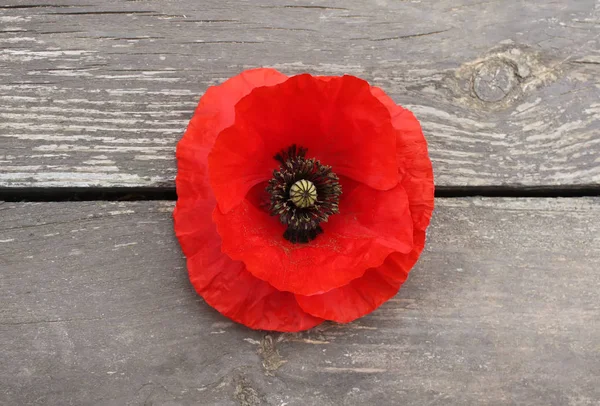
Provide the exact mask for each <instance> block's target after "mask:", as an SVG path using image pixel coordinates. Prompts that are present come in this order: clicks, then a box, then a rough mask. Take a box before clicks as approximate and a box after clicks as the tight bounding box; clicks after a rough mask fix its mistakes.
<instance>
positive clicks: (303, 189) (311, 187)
mask: <svg viewBox="0 0 600 406" xmlns="http://www.w3.org/2000/svg"><path fill="white" fill-rule="evenodd" d="M290 200H291V201H292V203H294V204H295V205H296V207H299V208H301V209H306V208H308V207H311V206H313V205H314V204H315V202H316V201H317V188H316V186H315V184H314V183H312V182H311V181H310V180H306V179H300V180H299V181H297V182H296V183H294V184H293V185H292V187H291V188H290Z"/></svg>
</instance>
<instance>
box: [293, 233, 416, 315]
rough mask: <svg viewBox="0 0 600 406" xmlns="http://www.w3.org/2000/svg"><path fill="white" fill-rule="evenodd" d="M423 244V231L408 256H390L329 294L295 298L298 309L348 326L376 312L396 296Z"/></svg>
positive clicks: (396, 254)
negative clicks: (351, 322)
mask: <svg viewBox="0 0 600 406" xmlns="http://www.w3.org/2000/svg"><path fill="white" fill-rule="evenodd" d="M424 244H425V232H424V231H417V232H416V233H415V247H414V248H413V250H412V251H411V252H410V253H409V254H399V253H393V254H390V255H389V256H388V257H387V258H386V260H385V262H384V263H383V264H382V265H381V266H379V267H377V268H371V269H369V270H367V272H365V274H364V275H363V276H362V277H360V278H357V279H355V280H353V281H351V282H350V283H349V284H347V285H344V286H342V287H339V288H337V289H334V290H331V291H329V292H326V293H323V294H320V295H313V296H302V295H296V300H297V301H298V303H299V304H300V307H302V309H303V310H304V311H306V312H307V313H310V314H312V315H314V316H316V317H322V318H324V319H327V320H332V321H336V322H338V323H348V322H350V321H353V320H356V319H358V318H359V317H362V316H364V315H366V314H368V313H371V312H372V311H373V310H375V309H377V308H378V307H379V306H381V305H382V304H383V303H385V302H386V301H387V300H389V299H391V298H392V297H394V296H395V295H396V293H398V290H399V289H400V286H402V284H403V283H404V282H405V281H406V278H407V277H408V273H409V272H410V270H411V268H412V267H413V266H414V264H415V263H416V262H417V259H418V258H419V255H420V253H421V251H422V250H423V246H424Z"/></svg>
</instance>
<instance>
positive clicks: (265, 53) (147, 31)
mask: <svg viewBox="0 0 600 406" xmlns="http://www.w3.org/2000/svg"><path fill="white" fill-rule="evenodd" d="M82 3H83V4H85V5H82ZM599 35H600V2H598V1H597V0H577V1H550V0H537V1H474V0H440V1H391V0H377V1H370V2H367V3H365V2H364V1H362V0H346V1H341V0H340V1H328V2H324V1H323V2H314V1H294V0H286V1H284V0H281V1H278V0H262V1H259V2H256V1H233V0H218V1H216V0H209V1H201V2H199V1H192V0H182V1H177V2H167V1H150V0H141V1H127V2H125V1H117V0H104V1H100V0H90V1H85V2H80V1H76V0H57V1H54V2H41V1H35V0H6V1H4V3H3V4H2V5H1V6H0V186H5V187H27V186H59V187H60V186H162V185H171V184H172V181H173V178H174V176H175V162H174V149H175V143H176V141H177V140H178V139H179V137H180V136H181V134H182V133H183V130H184V128H185V126H186V124H187V121H188V120H189V118H190V116H191V114H192V111H193V109H194V107H195V105H196V103H197V100H198V97H199V96H200V95H201V94H202V93H203V91H204V90H205V89H206V87H207V86H209V85H213V84H217V83H220V82H221V81H223V80H224V79H226V78H227V77H230V76H231V75H234V74H236V73H237V72H239V71H241V70H243V69H246V68H250V67H256V66H272V67H275V68H278V69H280V70H281V71H283V72H284V73H287V74H294V73H298V72H305V71H308V72H312V73H316V74H324V75H338V74H342V73H350V74H355V75H358V76H361V77H363V78H365V79H367V80H369V81H370V82H371V83H373V84H375V85H378V86H381V87H382V88H383V89H385V90H386V91H387V92H389V94H390V95H392V96H393V98H394V99H395V100H396V101H397V102H398V103H401V104H404V105H406V106H407V107H409V108H411V109H412V110H414V112H415V113H416V114H417V116H418V117H419V118H420V119H421V120H422V123H423V126H424V129H425V132H426V135H427V137H428V139H429V141H430V144H431V156H432V159H433V162H434V166H435V172H436V181H437V184H438V185H446V186H448V185H459V186H460V185H462V186H464V185H526V186H536V185H538V186H539V185H583V184H585V185H598V184H600V162H599V161H598V156H599V154H600V102H599V100H600V97H599V96H600V82H599V80H600V79H599V78H600V65H599V64H600V53H599V52H598V49H600V46H599Z"/></svg>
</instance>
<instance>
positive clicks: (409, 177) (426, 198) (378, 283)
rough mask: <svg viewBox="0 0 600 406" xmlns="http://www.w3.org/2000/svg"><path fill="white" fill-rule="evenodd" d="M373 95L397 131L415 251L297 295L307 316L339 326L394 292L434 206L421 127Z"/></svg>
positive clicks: (413, 259) (386, 99)
mask: <svg viewBox="0 0 600 406" xmlns="http://www.w3.org/2000/svg"><path fill="white" fill-rule="evenodd" d="M372 93H373V95H374V96H376V97H377V98H378V99H379V100H380V101H381V102H382V103H383V104H384V105H385V106H386V107H387V108H388V109H389V110H390V115H391V117H392V123H393V124H394V128H395V129H396V134H397V153H396V155H397V158H398V172H399V173H400V174H401V176H402V181H401V184H402V187H403V188H404V190H405V191H406V192H407V196H408V203H409V207H410V212H411V217H412V221H413V233H414V236H413V242H414V247H413V250H412V251H411V252H410V253H409V254H402V253H392V254H390V256H389V257H388V258H387V259H386V260H385V262H384V264H383V265H381V266H379V267H377V268H372V269H369V270H368V271H367V272H365V274H364V276H362V277H360V278H357V279H355V280H353V281H352V282H350V283H349V284H347V285H345V286H342V287H339V288H337V289H334V290H331V291H329V292H327V293H323V294H320V295H313V296H301V295H296V298H297V300H298V303H300V306H301V307H302V308H303V309H304V310H305V311H307V312H308V313H310V314H312V315H314V316H317V317H322V318H325V319H328V320H333V321H337V322H350V321H352V320H355V319H357V318H359V317H362V316H364V315H366V314H368V313H370V312H372V311H373V310H375V309H376V308H377V307H379V306H380V305H381V304H383V303H384V302H385V301H386V300H388V299H390V298H392V297H393V296H394V295H395V294H396V293H397V292H398V290H399V289H400V286H401V285H402V284H403V283H404V281H405V280H406V277H407V276H408V272H409V271H410V270H411V268H412V267H413V266H414V264H415V263H416V262H417V260H418V259H419V256H420V254H421V252H422V251H423V248H424V246H425V229H426V228H427V226H428V225H429V221H430V219H431V214H432V211H433V206H434V184H433V170H432V166H431V161H430V160H429V155H428V152H427V141H426V140H425V137H424V136H423V132H422V130H421V125H420V124H419V122H418V120H417V119H416V118H415V117H414V115H413V114H412V113H411V112H410V111H409V110H406V109H404V108H402V107H401V106H398V105H396V103H395V102H394V101H393V100H392V99H391V98H390V97H389V96H388V95H386V94H385V93H384V92H383V91H382V90H381V89H379V88H376V87H373V88H372Z"/></svg>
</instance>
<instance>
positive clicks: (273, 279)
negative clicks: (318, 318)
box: [213, 178, 413, 295]
mask: <svg viewBox="0 0 600 406" xmlns="http://www.w3.org/2000/svg"><path fill="white" fill-rule="evenodd" d="M341 183H342V189H344V190H347V192H346V191H344V193H343V194H342V199H341V200H340V213H339V214H336V215H334V216H331V217H330V218H329V222H328V223H321V226H322V228H323V230H324V232H323V234H321V235H319V236H318V237H317V238H316V239H315V240H314V241H311V242H310V243H309V244H306V245H302V244H292V243H290V242H289V241H286V240H285V239H283V237H282V235H283V232H284V231H285V226H283V225H282V224H281V223H280V222H279V219H278V218H277V217H272V216H270V215H269V214H268V213H267V212H266V211H264V210H262V209H261V208H259V207H257V205H256V204H253V202H252V201H251V198H249V199H244V201H242V203H241V204H240V205H238V206H237V207H235V208H234V209H233V210H231V211H230V212H229V213H227V214H224V213H223V212H222V211H221V210H220V209H219V208H218V207H217V209H215V212H214V214H213V219H214V221H215V223H216V224H217V229H218V231H219V234H220V235H221V237H222V239H223V252H225V253H227V254H228V255H229V256H230V257H231V258H233V259H236V260H240V261H243V262H244V263H245V264H246V267H247V269H248V271H249V272H251V273H252V274H253V275H254V276H256V277H257V278H260V279H262V280H264V281H266V282H268V283H269V284H271V285H273V286H274V287H276V288H277V289H279V290H282V291H289V292H294V293H298V294H302V295H314V294H318V293H322V292H327V291H330V290H331V289H334V288H337V287H340V286H343V285H345V284H347V283H349V282H350V281H352V280H353V279H356V278H358V277H360V276H361V275H363V274H364V272H365V271H366V270H367V269H368V268H371V267H374V266H378V265H380V264H382V263H383V261H384V260H385V258H386V257H387V256H388V255H389V254H390V253H392V252H394V251H399V252H406V253H408V252H410V251H411V249H412V246H413V241H412V219H411V217H410V211H409V209H408V200H407V196H406V193H405V192H404V189H403V188H402V187H401V186H396V187H395V188H394V189H392V190H388V191H379V190H375V189H372V188H370V187H368V186H366V185H362V184H358V183H356V182H353V181H350V180H348V179H345V178H342V179H341ZM250 195H252V194H250Z"/></svg>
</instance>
